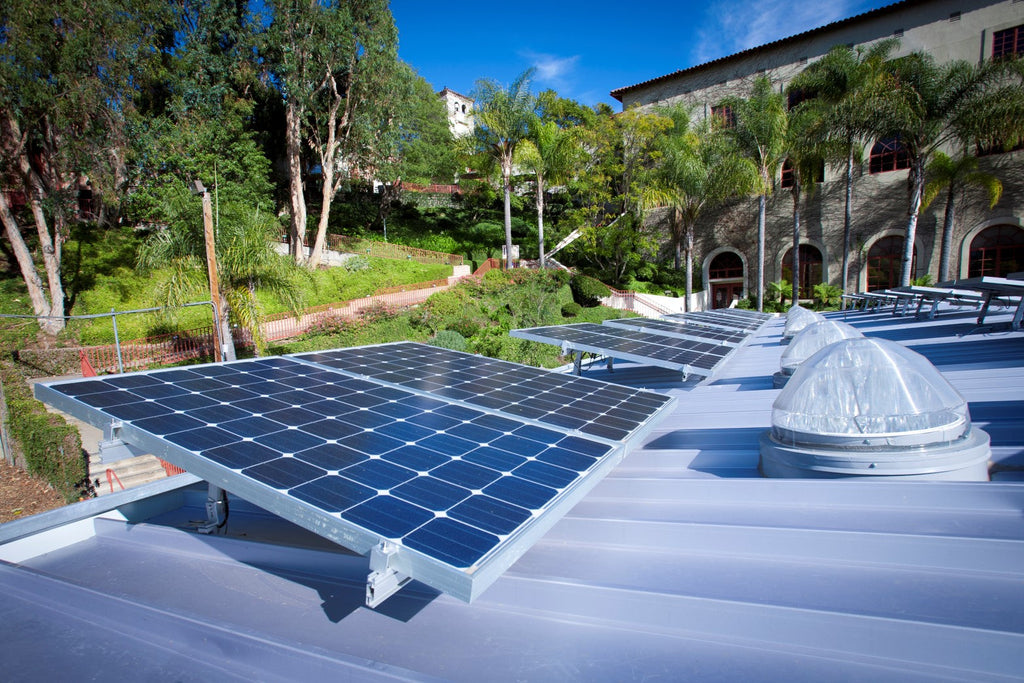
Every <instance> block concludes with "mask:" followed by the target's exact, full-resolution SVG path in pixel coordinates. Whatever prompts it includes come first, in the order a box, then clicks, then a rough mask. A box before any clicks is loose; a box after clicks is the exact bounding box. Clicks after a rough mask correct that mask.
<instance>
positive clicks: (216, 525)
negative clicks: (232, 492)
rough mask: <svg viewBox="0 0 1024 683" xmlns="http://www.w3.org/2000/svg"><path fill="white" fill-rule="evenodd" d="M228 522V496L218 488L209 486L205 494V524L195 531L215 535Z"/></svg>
mask: <svg viewBox="0 0 1024 683" xmlns="http://www.w3.org/2000/svg"><path fill="white" fill-rule="evenodd" d="M227 521H228V494H227V491H225V490H224V489H222V488H221V487H219V486H214V485H213V484H210V488H209V490H208V492H207V494H206V524H202V525H200V527H199V528H198V529H197V531H199V533H201V534H215V533H217V530H218V529H221V528H222V527H223V526H224V525H225V524H227Z"/></svg>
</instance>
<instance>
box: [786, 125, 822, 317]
mask: <svg viewBox="0 0 1024 683" xmlns="http://www.w3.org/2000/svg"><path fill="white" fill-rule="evenodd" d="M787 116H788V123H787V124H786V164H785V165H784V166H783V168H786V167H787V166H788V171H789V179H790V181H791V185H790V187H789V190H790V193H791V194H792V196H793V267H792V270H793V283H792V285H793V302H794V303H796V302H798V301H800V288H801V286H802V285H803V284H806V283H801V282H800V201H801V198H802V196H803V194H804V192H805V191H806V192H807V194H808V196H810V195H811V194H812V193H813V192H814V186H815V183H816V182H817V180H818V174H819V173H820V172H821V169H822V166H823V164H824V157H825V154H826V150H827V149H828V147H829V145H828V140H827V139H825V138H821V137H818V136H817V135H815V132H816V131H815V127H816V125H817V124H818V123H819V121H820V118H819V117H818V115H817V112H816V111H814V110H813V109H811V108H805V107H799V106H798V107H795V108H793V109H790V110H789V113H788V115H787ZM814 284H817V283H814Z"/></svg>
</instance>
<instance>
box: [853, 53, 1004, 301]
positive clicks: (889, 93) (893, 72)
mask: <svg viewBox="0 0 1024 683" xmlns="http://www.w3.org/2000/svg"><path fill="white" fill-rule="evenodd" d="M1013 66H1014V65H1010V68H1013ZM886 70H887V72H888V73H887V75H886V77H885V78H882V79H879V81H877V82H876V83H874V84H873V85H872V88H871V92H869V94H868V96H867V97H865V98H864V104H865V105H866V106H865V107H864V109H863V110H862V111H861V112H860V114H859V115H858V116H855V117H853V118H852V123H853V126H854V127H855V128H857V129H859V130H861V131H863V132H864V133H865V134H870V135H873V136H874V137H877V138H896V139H898V140H899V142H900V144H901V145H902V146H903V149H905V150H906V153H907V156H908V158H909V161H910V170H909V173H908V174H907V186H908V190H909V202H908V206H907V229H906V235H905V237H904V240H905V241H904V245H903V256H902V268H901V271H900V285H901V286H906V285H908V284H909V283H910V280H911V272H910V269H911V264H912V258H913V254H914V239H915V237H916V233H917V219H918V216H919V215H920V211H921V202H922V200H923V198H924V186H925V166H926V165H927V164H928V162H929V161H930V160H931V158H932V157H933V156H934V154H935V153H936V152H937V151H938V150H939V149H940V148H942V147H944V146H947V145H949V144H951V143H953V142H958V143H961V144H962V143H964V142H965V141H973V140H978V139H988V140H992V139H998V138H999V137H1011V138H1016V137H1020V136H1021V135H1022V134H1024V88H1022V87H1021V83H1020V82H1019V80H1017V79H1010V78H1007V75H1008V73H1010V70H1009V69H1008V68H1007V64H1006V63H1001V62H986V63H984V64H981V65H973V64H971V63H969V62H966V61H963V60H958V61H953V62H947V63H945V64H937V63H936V62H935V58H934V57H932V56H931V55H929V54H926V53H923V52H914V53H911V54H909V55H907V56H905V57H900V58H898V59H895V60H892V61H891V62H889V63H888V64H887V69H886Z"/></svg>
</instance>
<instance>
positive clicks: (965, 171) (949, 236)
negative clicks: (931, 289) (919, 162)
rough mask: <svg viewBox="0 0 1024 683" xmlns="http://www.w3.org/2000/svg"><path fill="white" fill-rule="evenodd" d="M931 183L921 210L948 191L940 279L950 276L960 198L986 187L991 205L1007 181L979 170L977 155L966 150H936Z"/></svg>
mask: <svg viewBox="0 0 1024 683" xmlns="http://www.w3.org/2000/svg"><path fill="white" fill-rule="evenodd" d="M925 176H926V177H927V183H926V184H925V186H924V197H923V198H922V199H921V210H922V211H923V210H925V209H927V208H928V206H929V205H931V203H932V202H933V201H935V199H937V198H938V196H939V195H940V194H942V191H943V190H945V191H946V209H945V213H944V217H943V221H942V249H941V252H940V254H941V255H940V257H939V281H940V282H942V281H943V280H947V279H949V263H950V255H951V252H952V249H953V225H954V223H955V221H956V197H957V195H958V194H960V193H963V192H964V191H966V190H968V189H969V188H972V187H973V188H978V189H980V190H983V191H984V192H985V194H986V195H987V197H988V202H989V208H992V207H994V206H995V205H996V203H998V202H999V198H1000V197H1001V196H1002V194H1003V183H1002V182H1000V180H999V178H997V177H996V176H994V175H992V174H991V173H985V172H984V171H979V170H978V159H977V157H974V156H971V155H970V154H968V153H967V152H966V150H964V151H963V152H961V153H960V154H959V155H958V156H956V157H950V156H949V155H947V154H946V153H945V152H942V151H936V152H935V153H934V154H933V155H932V160H931V161H930V162H929V163H928V166H927V167H925Z"/></svg>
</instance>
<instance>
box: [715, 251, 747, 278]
mask: <svg viewBox="0 0 1024 683" xmlns="http://www.w3.org/2000/svg"><path fill="white" fill-rule="evenodd" d="M738 277H743V259H741V258H740V255H739V254H737V253H736V252H735V251H723V252H722V253H721V254H719V255H718V256H716V257H715V258H714V259H713V260H712V261H711V265H710V266H709V267H708V279H710V280H729V279H732V278H738Z"/></svg>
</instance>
